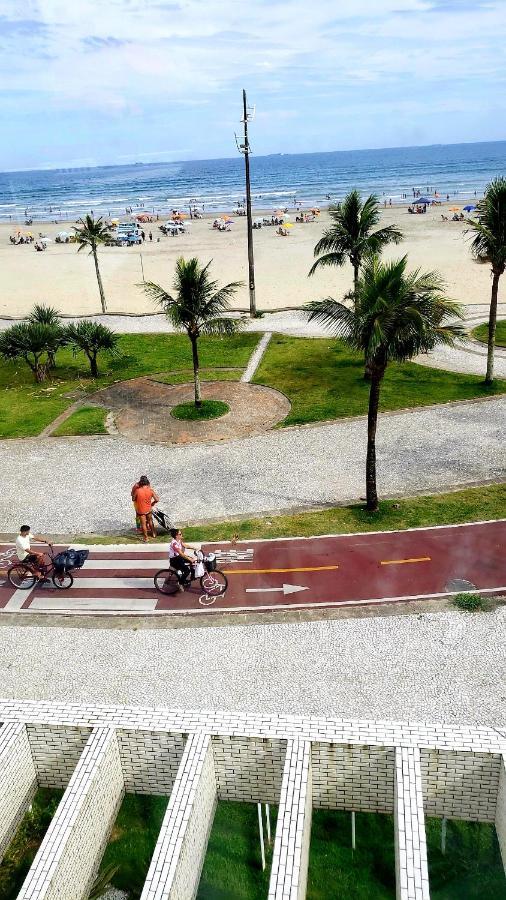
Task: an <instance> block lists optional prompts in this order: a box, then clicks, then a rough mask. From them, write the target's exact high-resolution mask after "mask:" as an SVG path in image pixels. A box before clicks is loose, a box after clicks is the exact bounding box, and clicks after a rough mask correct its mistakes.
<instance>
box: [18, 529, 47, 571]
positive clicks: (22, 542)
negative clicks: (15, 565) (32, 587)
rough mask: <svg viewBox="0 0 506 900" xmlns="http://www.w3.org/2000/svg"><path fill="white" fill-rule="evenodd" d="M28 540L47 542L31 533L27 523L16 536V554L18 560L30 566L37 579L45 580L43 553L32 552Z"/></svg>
mask: <svg viewBox="0 0 506 900" xmlns="http://www.w3.org/2000/svg"><path fill="white" fill-rule="evenodd" d="M30 541H39V542H40V543H41V544H47V541H46V540H45V538H43V537H40V535H36V534H32V532H31V530H30V526H29V525H22V526H21V528H20V529H19V534H18V536H17V538H16V555H17V557H18V559H19V561H20V562H22V563H25V564H26V565H28V566H30V568H31V569H32V570H33V574H34V575H36V576H37V578H38V580H39V581H47V579H46V577H45V568H46V564H45V560H44V554H43V553H36V552H34V551H33V550H32V548H31V545H30Z"/></svg>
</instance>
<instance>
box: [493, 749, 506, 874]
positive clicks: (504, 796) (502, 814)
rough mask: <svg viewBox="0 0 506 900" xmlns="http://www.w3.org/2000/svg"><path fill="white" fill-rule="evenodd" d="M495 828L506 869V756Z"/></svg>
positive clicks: (501, 774) (500, 780)
mask: <svg viewBox="0 0 506 900" xmlns="http://www.w3.org/2000/svg"><path fill="white" fill-rule="evenodd" d="M495 828H496V831H497V839H498V841H499V846H500V848H501V856H502V862H503V866H504V868H505V869H506V756H502V758H501V764H500V774H499V792H498V795H497V809H496V818H495Z"/></svg>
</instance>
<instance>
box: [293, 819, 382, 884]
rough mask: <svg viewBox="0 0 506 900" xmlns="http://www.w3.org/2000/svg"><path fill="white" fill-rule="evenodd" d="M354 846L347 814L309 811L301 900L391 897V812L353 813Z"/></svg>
mask: <svg viewBox="0 0 506 900" xmlns="http://www.w3.org/2000/svg"><path fill="white" fill-rule="evenodd" d="M355 826H356V849H355V851H353V850H352V848H351V815H350V813H349V812H342V811H336V810H329V809H315V810H313V822H312V828H311V846H310V851H309V872H308V890H307V900H334V898H336V897H343V898H344V897H346V900H372V898H374V900H395V851H394V824H393V819H392V816H382V815H374V814H372V813H356V816H355Z"/></svg>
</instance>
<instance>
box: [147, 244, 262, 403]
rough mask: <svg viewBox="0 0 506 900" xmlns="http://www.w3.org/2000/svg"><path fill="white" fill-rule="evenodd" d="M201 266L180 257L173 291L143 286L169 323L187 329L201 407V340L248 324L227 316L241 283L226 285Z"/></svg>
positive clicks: (196, 390)
mask: <svg viewBox="0 0 506 900" xmlns="http://www.w3.org/2000/svg"><path fill="white" fill-rule="evenodd" d="M210 265H211V260H210V261H209V262H208V263H207V265H205V266H201V265H200V263H199V261H198V259H197V258H196V257H193V258H192V259H188V260H185V259H183V257H182V256H181V257H179V259H178V260H177V262H176V272H175V276H174V282H173V288H174V293H173V294H169V293H168V291H166V290H165V288H163V287H161V286H160V285H159V284H154V283H153V282H152V281H147V282H145V284H144V285H143V287H144V290H145V291H146V293H147V294H148V295H149V296H150V297H151V298H152V299H153V300H154V301H155V303H157V304H158V306H160V307H161V308H162V309H163V311H164V313H165V315H166V316H167V318H168V320H169V322H170V323H171V324H172V325H173V326H174V327H175V328H177V329H180V330H184V331H186V333H187V335H188V337H189V339H190V343H191V348H192V359H193V378H194V383H195V406H196V407H199V406H202V395H201V390H200V376H199V353H198V339H199V337H200V335H201V334H217V335H231V334H235V333H236V332H237V331H238V330H239V329H240V328H241V327H242V326H243V325H244V323H245V321H246V320H245V319H244V317H241V318H239V319H230V318H225V317H224V315H223V314H224V313H226V312H228V310H229V309H230V307H229V300H230V298H231V297H233V295H234V294H235V292H236V291H237V290H238V288H240V287H242V282H240V281H232V282H231V283H230V284H226V285H224V287H218V282H217V281H213V280H212V279H211V278H210V273H209V266H210Z"/></svg>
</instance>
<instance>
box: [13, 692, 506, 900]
mask: <svg viewBox="0 0 506 900" xmlns="http://www.w3.org/2000/svg"><path fill="white" fill-rule="evenodd" d="M0 723H3V725H2V727H1V728H0V779H1V778H2V777H3V785H4V787H3V789H0V846H2V844H1V841H2V836H3V839H4V842H5V840H8V839H9V838H10V836H11V834H12V828H13V823H17V822H19V820H20V817H21V816H22V814H23V812H24V810H25V809H26V805H27V802H29V800H30V798H31V796H32V793H33V790H34V786H35V777H36V778H37V781H38V783H39V784H40V785H43V786H46V785H47V786H54V787H66V786H67V784H68V788H67V790H66V792H65V794H64V797H63V799H62V802H61V803H60V806H59V807H58V810H57V812H56V814H55V817H54V818H53V822H52V823H51V826H50V828H49V830H48V832H47V834H46V837H45V839H44V841H43V842H42V844H41V847H40V849H39V852H38V854H37V856H36V858H35V860H34V864H33V866H32V869H31V870H30V873H29V874H28V876H27V879H26V882H25V885H24V887H23V889H22V892H21V894H20V895H19V896H20V898H22V900H43V898H44V900H85V898H86V897H87V892H88V890H89V885H90V883H91V880H92V878H93V877H94V873H95V871H96V869H97V866H98V864H99V862H100V859H101V856H102V853H103V850H104V847H105V844H106V841H107V838H108V835H109V833H110V829H111V827H112V825H113V822H114V819H115V816H116V814H117V810H118V807H119V804H120V802H121V799H122V796H123V792H124V789H125V786H126V788H127V789H128V790H129V791H134V792H139V793H150V794H151V793H152V794H162V795H167V796H169V794H170V801H169V806H168V810H167V815H166V817H165V819H164V825H163V827H162V831H161V833H160V837H159V841H158V844H157V849H156V851H155V856H154V857H153V864H152V866H151V869H150V875H149V876H148V881H147V883H146V888H145V892H144V894H143V898H144V900H148V898H149V900H164V898H171V900H192V898H193V897H194V895H195V892H196V890H197V887H198V880H199V876H200V871H201V865H202V861H203V858H204V854H205V847H206V842H207V838H208V834H209V829H210V827H211V823H212V818H213V815H214V809H215V805H216V802H217V800H218V799H230V800H242V801H250V802H267V803H273V804H277V803H279V798H280V794H281V793H282V791H283V802H282V804H281V808H280V818H279V828H278V829H277V833H276V843H275V846H276V848H278V849H279V853H278V854H277V856H276V867H275V869H274V871H273V879H274V880H273V883H272V885H271V889H273V890H274V891H275V893H274V894H272V893H271V896H273V897H276V898H283V900H285V898H290V900H295V898H297V900H299V898H302V897H303V896H304V883H305V882H304V879H305V874H304V873H305V871H306V869H307V858H308V853H309V835H310V827H309V823H310V816H311V804H314V806H315V807H327V808H337V809H347V810H352V811H353V810H355V811H361V810H363V811H372V812H384V813H389V812H392V811H394V807H395V822H396V840H397V853H398V897H399V898H400V900H412V898H416V900H422V898H423V900H425V898H426V897H427V896H428V894H427V891H428V888H427V883H426V881H427V879H426V863H425V862H424V835H423V815H424V812H425V815H437V816H446V817H448V818H451V817H452V816H453V817H458V818H465V819H470V820H473V819H476V820H479V821H487V822H493V821H495V822H496V824H497V831H498V836H499V840H500V843H501V846H502V852H503V855H505V856H506V785H505V779H506V775H505V774H504V762H503V761H502V759H503V758H502V754H503V753H504V752H505V750H506V740H505V738H504V736H503V735H502V734H501V732H500V731H498V730H495V729H487V728H465V727H457V728H456V727H450V726H439V725H431V724H427V723H421V724H413V723H398V722H366V721H364V722H362V721H349V720H337V719H306V718H301V717H296V716H289V717H283V716H261V715H251V716H249V715H244V714H227V713H220V712H214V711H211V712H196V713H193V712H187V711H182V712H177V711H174V710H167V709H158V708H151V707H145V708H142V707H139V708H121V707H114V706H111V707H105V706H102V707H101V706H98V707H97V706H94V705H90V706H71V705H65V704H57V703H54V704H52V703H47V702H44V703H36V702H34V701H25V702H22V701H7V700H5V701H0ZM287 748H288V750H287ZM501 766H502V767H503V768H501ZM287 773H289V774H287ZM287 778H288V779H289V780H288V782H287V780H286V779H287ZM290 778H292V781H290ZM69 779H70V783H69ZM1 784H2V782H1V781H0V787H1ZM285 785H286V790H285ZM171 790H172V793H171ZM408 801H409V802H408ZM424 808H425V809H424ZM402 835H404V838H402ZM283 838H286V839H287V840H288V843H286V842H285V844H284V845H283ZM158 864H160V865H158ZM157 865H158V869H157V868H156V866H157ZM401 870H402V871H401ZM154 874H156V876H157V878H158V881H157V882H156V881H155V880H154ZM404 874H405V875H406V878H404ZM280 891H281V893H280Z"/></svg>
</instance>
